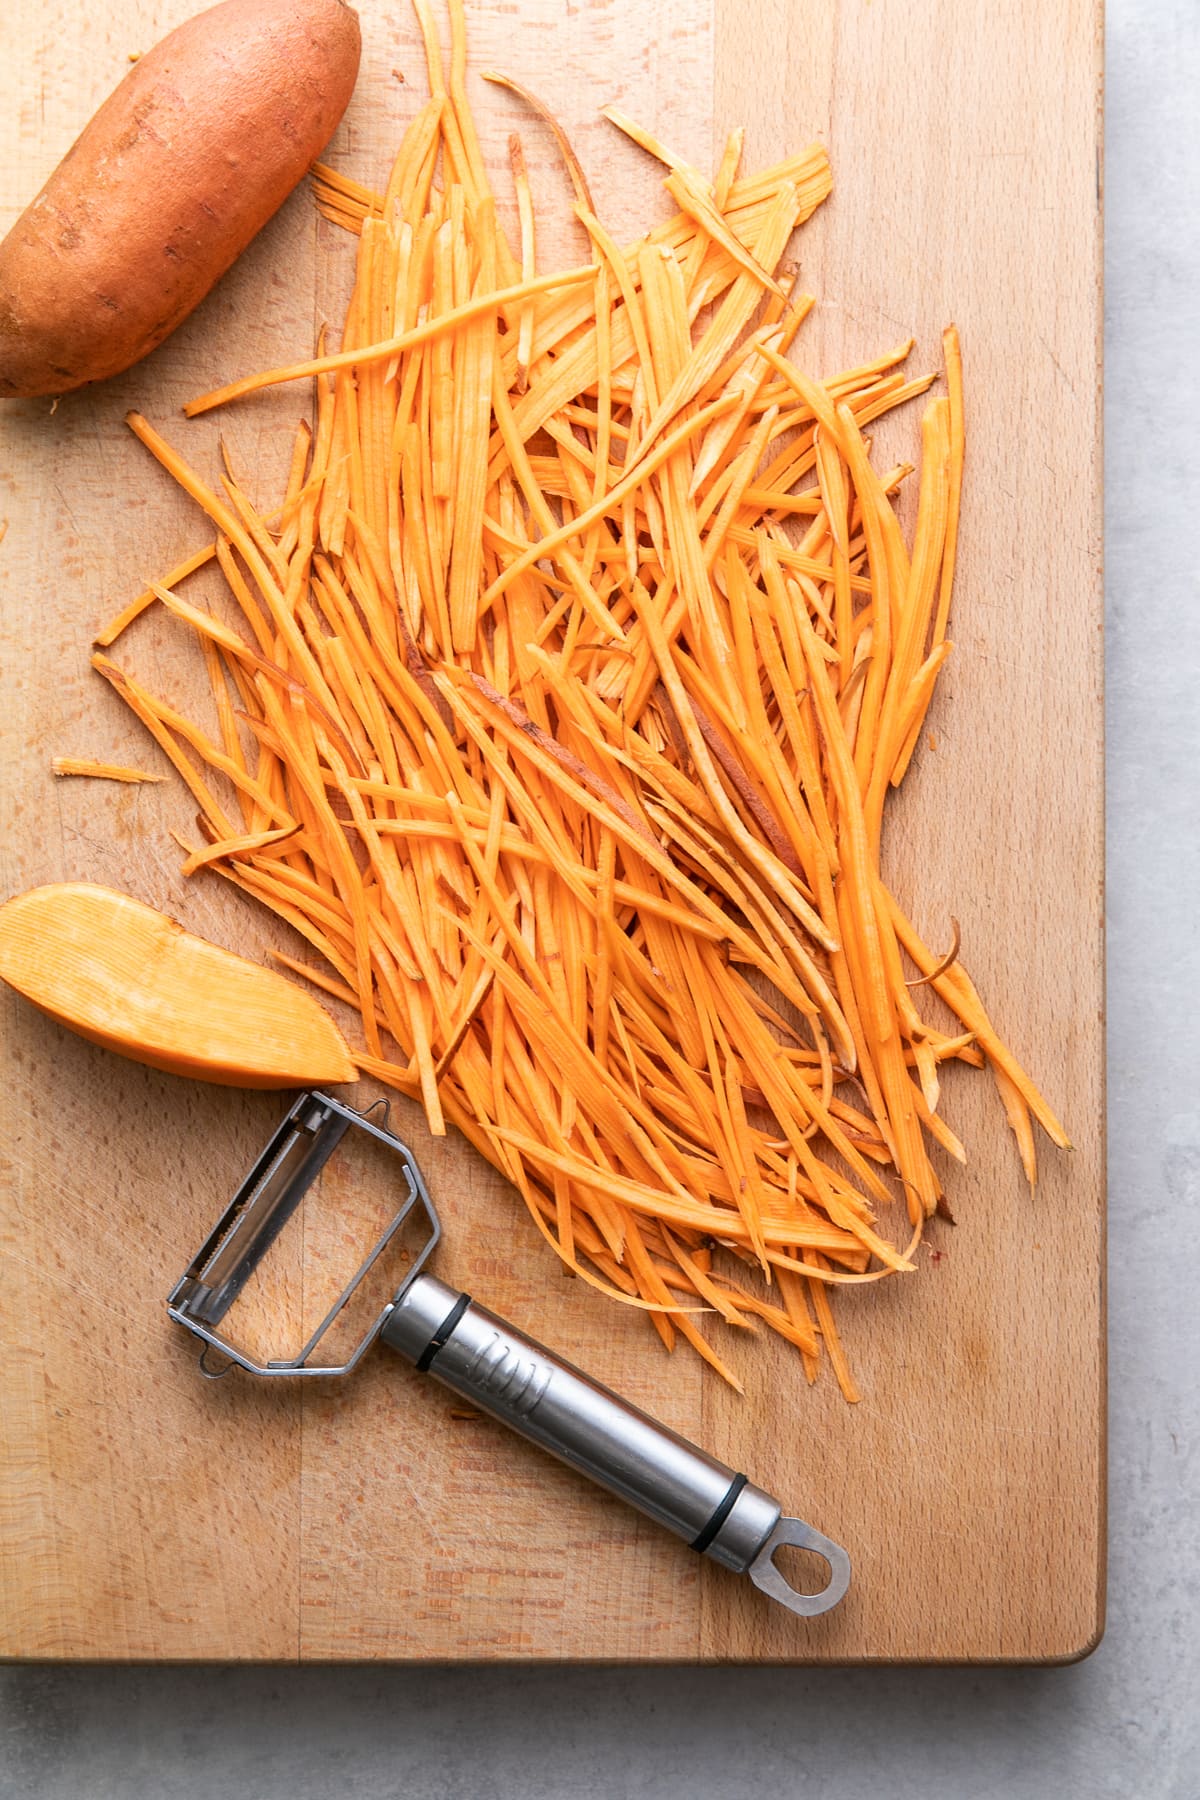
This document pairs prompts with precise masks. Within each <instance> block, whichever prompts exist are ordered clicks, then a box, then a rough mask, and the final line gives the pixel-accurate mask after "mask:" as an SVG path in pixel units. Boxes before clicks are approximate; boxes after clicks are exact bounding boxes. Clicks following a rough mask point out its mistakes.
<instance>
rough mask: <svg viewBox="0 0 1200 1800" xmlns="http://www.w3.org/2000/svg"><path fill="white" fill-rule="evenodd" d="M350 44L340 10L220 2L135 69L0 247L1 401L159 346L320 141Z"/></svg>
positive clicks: (352, 54)
mask: <svg viewBox="0 0 1200 1800" xmlns="http://www.w3.org/2000/svg"><path fill="white" fill-rule="evenodd" d="M360 47H361V46H360V34H359V27H358V15H357V13H355V12H354V11H353V10H352V9H351V8H350V7H348V6H345V5H343V4H342V0H223V4H222V5H220V6H214V7H212V8H211V9H210V10H209V11H207V12H203V13H200V14H199V15H198V16H197V17H196V18H194V19H189V20H188V21H187V23H186V24H184V25H181V26H179V27H178V29H177V30H175V31H172V32H171V33H170V34H169V35H168V36H167V37H165V38H163V40H162V42H161V43H159V44H158V45H156V46H155V48H154V49H153V50H151V51H149V52H148V53H147V54H146V55H145V56H144V57H142V58H141V60H140V61H139V62H138V63H136V64H135V65H134V67H133V68H132V69H131V70H130V72H129V74H128V75H127V76H126V77H125V79H124V80H123V81H122V82H121V84H120V86H119V87H118V88H117V89H116V91H115V92H114V93H113V94H112V95H110V97H109V98H108V100H106V101H105V103H104V105H103V106H102V107H101V108H100V110H99V112H98V113H96V115H95V117H94V118H93V119H92V120H91V122H90V123H89V124H88V125H87V126H85V128H84V130H83V133H82V135H81V136H80V137H79V138H78V139H77V141H76V142H75V144H74V145H73V146H72V148H71V149H70V150H69V151H68V152H67V154H66V156H65V157H64V158H63V160H62V162H61V163H60V164H59V166H58V168H57V169H56V170H55V171H54V173H53V175H51V177H50V179H49V181H48V182H47V183H46V185H45V187H44V188H43V189H42V191H41V193H40V194H39V195H38V196H37V198H36V199H35V200H34V201H33V202H32V203H31V204H30V205H29V206H28V207H27V208H26V210H25V211H24V212H23V213H22V215H21V217H20V218H19V219H18V220H17V222H16V224H15V225H14V226H13V228H12V230H11V231H10V232H9V234H8V236H7V237H6V238H5V239H4V241H3V243H2V244H0V395H2V396H7V397H17V396H22V395H31V394H61V393H66V392H67V391H69V390H70V389H72V388H77V387H82V386H84V385H85V384H86V383H87V382H92V381H102V380H104V379H105V377H107V376H109V375H116V374H118V373H119V372H120V371H121V370H122V369H127V368H129V366H130V365H131V364H132V363H135V362H137V361H138V360H139V358H140V357H143V356H145V355H146V354H147V353H148V352H149V351H151V350H153V349H154V348H155V346H156V345H158V344H161V343H162V341H163V339H164V338H165V337H167V336H168V335H169V334H170V333H171V332H172V331H174V329H175V327H176V326H177V325H178V324H180V323H181V321H182V320H184V319H185V318H186V317H187V315H188V314H189V313H190V312H191V311H192V310H193V308H194V307H196V306H197V305H198V304H199V303H200V301H201V300H203V298H204V296H205V295H206V294H207V293H208V291H209V289H210V288H211V287H212V286H213V284H214V283H215V282H216V281H217V280H218V279H219V278H220V276H221V275H223V274H224V272H225V270H226V269H227V268H228V267H229V265H230V264H231V263H232V262H233V261H234V259H235V258H236V257H237V256H239V255H240V253H241V252H242V251H243V250H244V249H245V248H246V245H247V244H248V243H249V242H250V240H251V238H252V237H254V235H255V233H256V232H257V231H259V230H260V229H261V227H262V226H263V225H264V224H265V223H266V221H267V220H268V219H269V218H270V217H271V214H272V213H273V212H275V211H276V210H277V209H278V208H279V207H280V206H281V205H282V203H283V201H284V200H285V199H286V198H287V196H288V194H289V193H290V192H291V191H292V189H293V188H294V187H295V186H296V183H297V182H298V181H299V180H300V179H301V177H302V176H303V174H304V172H305V170H306V169H307V168H308V166H309V164H310V163H311V162H312V161H313V159H314V157H316V156H317V155H318V154H319V152H320V151H321V150H322V149H323V148H324V146H325V145H326V144H327V143H328V141H329V139H330V138H331V137H332V135H333V132H334V130H335V128H336V126H337V123H338V120H339V119H340V118H341V116H342V113H343V112H344V111H345V109H346V104H347V102H348V101H349V99H350V94H351V92H352V90H353V87H354V81H355V77H356V75H357V73H358V61H359V52H360Z"/></svg>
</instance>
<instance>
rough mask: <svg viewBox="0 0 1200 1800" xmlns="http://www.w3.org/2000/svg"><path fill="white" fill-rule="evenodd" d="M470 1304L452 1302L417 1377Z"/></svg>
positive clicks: (464, 1299) (463, 1297)
mask: <svg viewBox="0 0 1200 1800" xmlns="http://www.w3.org/2000/svg"><path fill="white" fill-rule="evenodd" d="M470 1304H471V1296H470V1294H460V1295H459V1296H458V1299H457V1300H456V1301H455V1302H454V1305H453V1306H452V1307H451V1308H450V1311H449V1312H448V1313H447V1314H446V1316H445V1318H444V1319H443V1320H442V1322H441V1324H440V1325H439V1326H438V1328H437V1330H436V1331H435V1332H434V1334H433V1336H432V1337H431V1338H430V1340H429V1342H428V1343H427V1344H426V1346H425V1348H424V1349H423V1350H422V1352H421V1354H420V1356H419V1357H418V1358H417V1361H416V1364H415V1367H416V1370H417V1373H418V1374H419V1375H424V1374H425V1372H426V1371H427V1369H428V1368H429V1365H430V1363H432V1361H433V1359H434V1357H435V1356H436V1355H437V1353H438V1351H439V1350H442V1349H444V1348H445V1346H446V1345H447V1344H448V1343H449V1342H450V1339H451V1338H452V1337H453V1336H454V1328H455V1326H456V1325H457V1324H458V1321H459V1320H460V1319H461V1318H462V1316H463V1314H464V1313H465V1312H466V1310H467V1308H468V1306H470ZM743 1479H744V1477H743Z"/></svg>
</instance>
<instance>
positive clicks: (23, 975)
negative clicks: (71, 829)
mask: <svg viewBox="0 0 1200 1800" xmlns="http://www.w3.org/2000/svg"><path fill="white" fill-rule="evenodd" d="M0 981H6V982H7V983H8V984H9V986H10V987H13V988H15V989H16V990H17V992H18V993H19V994H23V995H24V996H25V998H26V999H27V1000H31V1001H32V1002H33V1004H34V1006H36V1007H38V1008H39V1009H40V1011H42V1012H44V1013H47V1014H48V1015H49V1016H50V1018H52V1019H57V1021H58V1023H59V1024H60V1025H66V1026H68V1027H69V1029H70V1030H72V1031H74V1032H78V1034H79V1036H80V1037H84V1038H87V1040H88V1041H89V1043H93V1044H100V1045H102V1046H103V1048H104V1049H106V1050H116V1051H117V1052H118V1053H119V1054H120V1055H121V1056H128V1057H130V1058H132V1060H133V1061H134V1062H140V1063H147V1064H149V1066H150V1068H152V1069H164V1070H166V1072H167V1073H168V1074H170V1075H191V1076H194V1077H196V1078H197V1079H198V1080H200V1081H213V1082H216V1083H218V1084H219V1085H223V1086H226V1087H257V1088H274V1087H304V1086H307V1085H308V1084H309V1083H321V1082H331V1081H354V1080H355V1079H356V1070H355V1067H354V1064H353V1062H352V1061H351V1060H350V1052H349V1050H348V1049H347V1048H346V1044H345V1041H344V1039H343V1037H342V1034H341V1032H340V1031H339V1030H338V1028H337V1026H336V1025H335V1024H334V1022H333V1020H332V1019H331V1018H330V1016H329V1014H328V1013H327V1012H326V1011H325V1008H324V1007H323V1006H322V1005H321V1003H320V1001H319V1000H314V998H313V997H312V995H311V994H307V993H305V991H304V989H303V988H299V987H297V986H296V985H295V983H294V982H291V981H288V980H287V978H286V977H285V976H283V975H279V974H277V973H276V972H275V970H274V969H265V968H263V966H262V965H261V963H252V962H247V961H246V960H245V959H244V958H243V957H241V956H235V955H234V954H233V952H232V951H231V950H222V949H220V948H219V947H218V946H217V945H216V944H210V943H208V942H207V941H206V940H205V939H204V938H198V937H193V936H192V935H191V933H190V932H187V931H185V930H184V929H183V927H182V925H178V924H176V922H175V920H174V919H170V918H168V917H167V915H166V914H165V913H160V912H156V911H155V910H154V908H153V907H152V906H144V905H143V904H142V902H141V901H140V900H134V899H131V898H130V896H129V895H128V894H118V893H114V892H113V891H112V889H111V888H103V887H93V886H91V885H90V884H89V883H87V882H63V883H58V884H55V885H53V886H50V887H40V888H32V889H30V891H29V892H28V893H26V894H18V895H17V896H16V897H15V898H14V899H12V900H9V901H8V902H7V903H6V904H5V905H4V906H0Z"/></svg>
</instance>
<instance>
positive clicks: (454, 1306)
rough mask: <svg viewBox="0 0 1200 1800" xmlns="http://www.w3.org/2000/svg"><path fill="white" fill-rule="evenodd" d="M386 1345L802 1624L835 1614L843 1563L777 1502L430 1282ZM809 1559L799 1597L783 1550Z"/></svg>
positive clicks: (420, 1285) (841, 1555)
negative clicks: (811, 1583)
mask: <svg viewBox="0 0 1200 1800" xmlns="http://www.w3.org/2000/svg"><path fill="white" fill-rule="evenodd" d="M381 1335H382V1337H383V1340H384V1342H385V1343H387V1344H389V1345H390V1346H391V1348H392V1349H393V1350H396V1351H398V1352H399V1353H400V1355H401V1356H404V1357H406V1358H407V1359H408V1361H409V1362H411V1363H414V1364H415V1365H416V1367H417V1368H418V1369H420V1370H421V1371H423V1372H424V1371H426V1370H427V1371H428V1372H429V1373H430V1374H431V1375H435V1376H436V1377H437V1379H438V1380H439V1381H440V1382H443V1383H444V1384H445V1386H446V1387H449V1388H452V1389H453V1390H454V1392H455V1393H456V1394H461V1395H462V1397H463V1398H464V1399H465V1400H470V1401H471V1402H472V1403H473V1404H474V1405H476V1406H478V1407H480V1408H481V1409H482V1410H483V1411H484V1412H488V1413H490V1414H491V1415H492V1416H493V1417H494V1418H497V1419H500V1420H501V1421H502V1422H503V1423H504V1424H505V1425H509V1426H511V1427H512V1429H513V1430H514V1431H516V1432H519V1433H520V1435H521V1436H522V1437H525V1438H528V1439H530V1441H531V1442H532V1443H535V1444H540V1445H541V1447H542V1448H543V1449H544V1450H548V1451H549V1452H550V1453H551V1455H552V1456H556V1457H558V1458H559V1459H560V1460H561V1461H562V1462H565V1463H569V1464H570V1466H571V1467H572V1468H574V1469H578V1470H580V1471H581V1473H583V1474H584V1475H588V1476H590V1477H591V1479H592V1480H593V1481H595V1482H598V1483H599V1485H600V1486H601V1487H604V1488H607V1489H608V1490H609V1491H610V1492H611V1493H614V1494H617V1495H619V1496H620V1498H621V1499H623V1500H627V1501H628V1502H629V1504H630V1505H631V1506H635V1507H637V1508H638V1509H639V1511H641V1512H644V1513H648V1514H649V1516H650V1517H651V1518H652V1519H657V1520H658V1522H659V1523H660V1524H661V1525H665V1526H667V1528H668V1529H669V1530H671V1531H673V1532H675V1533H676V1534H677V1536H679V1537H681V1538H683V1539H685V1541H686V1542H687V1543H688V1544H689V1545H690V1546H691V1548H692V1549H693V1550H697V1551H700V1552H702V1553H703V1554H704V1555H706V1556H711V1557H712V1558H713V1560H714V1561H716V1562H719V1563H722V1564H723V1565H724V1566H725V1567H726V1568H727V1569H733V1570H735V1571H736V1572H737V1573H739V1574H748V1575H749V1576H750V1579H751V1580H752V1581H753V1582H754V1584H755V1586H756V1587H759V1588H761V1589H762V1591H763V1592H764V1593H766V1594H769V1595H770V1596H771V1598H772V1599H774V1600H778V1601H779V1602H780V1603H781V1604H782V1605H784V1606H786V1607H789V1608H790V1609H791V1611H792V1612H794V1613H799V1614H800V1615H801V1616H803V1617H811V1616H813V1615H815V1614H817V1613H823V1612H827V1611H828V1610H829V1608H830V1607H832V1606H836V1605H837V1603H838V1601H839V1600H840V1599H841V1598H842V1596H843V1594H844V1593H845V1592H846V1589H847V1587H848V1586H849V1582H850V1559H849V1557H848V1556H847V1555H846V1552H845V1550H843V1549H842V1547H841V1545H840V1544H835V1543H833V1542H832V1541H831V1540H830V1539H829V1538H827V1537H824V1536H823V1535H822V1534H821V1533H820V1532H819V1531H814V1530H813V1528H812V1526H810V1525H806V1524H804V1522H803V1521H802V1520H800V1519H792V1518H785V1517H783V1516H782V1513H783V1509H782V1507H781V1506H780V1504H779V1502H778V1500H773V1499H772V1498H771V1496H770V1494H767V1493H765V1492H764V1491H763V1489H762V1488H759V1487H755V1486H754V1485H753V1483H752V1482H750V1481H748V1480H747V1479H746V1477H745V1476H744V1475H740V1474H738V1473H736V1472H735V1471H734V1470H733V1469H730V1468H728V1467H727V1466H726V1464H724V1463H722V1462H718V1461H717V1459H716V1457H713V1456H709V1455H707V1454H706V1453H705V1451H703V1450H700V1449H698V1448H697V1447H696V1445H695V1444H691V1443H689V1442H688V1441H687V1439H686V1438H683V1437H680V1436H679V1434H678V1433H677V1432H674V1431H671V1430H669V1429H668V1427H667V1426H665V1425H660V1424H659V1423H658V1422H657V1420H655V1419H652V1418H650V1417H649V1415H648V1414H647V1413H644V1412H641V1411H639V1410H638V1408H637V1407H636V1406H631V1405H630V1404H629V1403H628V1401H626V1400H622V1399H621V1398H620V1397H619V1396H618V1395H616V1394H614V1393H613V1392H612V1391H611V1390H610V1389H609V1388H606V1387H604V1386H602V1384H601V1383H600V1382H598V1381H593V1380H592V1379H591V1377H590V1376H588V1375H585V1374H584V1373H583V1372H582V1371H581V1370H579V1369H576V1368H573V1367H572V1365H571V1364H570V1363H567V1362H564V1361H562V1359H561V1358H559V1357H557V1356H555V1355H554V1354H553V1353H552V1352H551V1351H549V1350H547V1349H545V1348H544V1346H543V1345H541V1344H538V1343H536V1342H534V1340H533V1339H532V1338H527V1337H525V1336H524V1334H523V1333H522V1332H519V1331H517V1330H515V1329H514V1328H513V1326H511V1325H508V1324H506V1323H505V1322H504V1320H503V1319H499V1318H497V1317H496V1315H495V1314H494V1313H491V1312H489V1311H488V1310H487V1308H486V1307H483V1306H479V1305H477V1304H476V1303H475V1302H474V1301H473V1300H472V1299H471V1297H470V1295H469V1294H463V1293H459V1292H458V1291H457V1290H456V1289H455V1288H452V1287H447V1286H446V1284H445V1283H444V1282H441V1281H438V1280H437V1279H436V1278H435V1277H434V1276H432V1275H418V1276H417V1277H416V1279H415V1280H413V1281H412V1282H410V1283H409V1285H408V1287H406V1288H405V1289H403V1290H402V1292H401V1293H400V1294H399V1295H398V1296H397V1299H396V1301H395V1303H394V1305H393V1307H392V1309H391V1311H390V1313H389V1314H388V1317H387V1319H386V1320H385V1322H384V1325H383V1329H382V1333H381ZM786 1544H791V1545H795V1546H796V1547H797V1548H799V1549H803V1550H813V1551H815V1552H816V1553H817V1554H818V1555H819V1556H821V1557H823V1558H824V1559H825V1561H826V1562H827V1563H828V1565H829V1580H828V1582H827V1583H826V1585H825V1587H824V1588H822V1589H821V1591H820V1592H819V1593H815V1594H806V1593H800V1592H798V1591H797V1590H796V1589H795V1588H794V1587H792V1585H791V1583H790V1582H789V1581H788V1580H787V1579H786V1577H785V1576H784V1575H783V1573H782V1571H781V1570H780V1569H778V1568H777V1567H776V1565H775V1562H774V1557H775V1554H776V1552H777V1551H778V1550H780V1549H782V1548H783V1546H784V1545H786Z"/></svg>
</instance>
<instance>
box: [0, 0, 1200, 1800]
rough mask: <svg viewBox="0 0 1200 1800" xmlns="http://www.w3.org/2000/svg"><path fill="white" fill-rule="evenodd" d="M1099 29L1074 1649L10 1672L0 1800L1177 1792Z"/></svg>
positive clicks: (1161, 327) (1119, 353) (1144, 713)
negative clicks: (1081, 1575)
mask: <svg viewBox="0 0 1200 1800" xmlns="http://www.w3.org/2000/svg"><path fill="white" fill-rule="evenodd" d="M972 3H975V0H972ZM1036 3H1037V4H1044V5H1052V4H1053V0H1036ZM1108 38H1109V52H1108V156H1107V185H1108V242H1109V255H1108V353H1107V354H1108V475H1109V505H1108V593H1109V636H1108V648H1109V669H1108V702H1109V908H1110V910H1109V930H1110V937H1109V951H1110V957H1109V1030H1110V1052H1109V1084H1110V1085H1109V1096H1110V1119H1111V1127H1110V1130H1111V1138H1110V1182H1111V1185H1110V1192H1111V1301H1110V1318H1111V1347H1112V1349H1111V1369H1112V1424H1111V1464H1112V1476H1111V1538H1112V1552H1111V1582H1110V1607H1109V1626H1108V1634H1107V1637H1106V1638H1105V1640H1104V1642H1103V1644H1102V1645H1101V1647H1100V1649H1099V1650H1098V1651H1097V1652H1096V1653H1095V1655H1094V1656H1093V1657H1092V1658H1091V1659H1090V1660H1089V1661H1087V1662H1085V1663H1082V1664H1080V1665H1078V1666H1076V1667H1074V1668H1068V1669H1050V1670H987V1669H978V1670H965V1669H957V1670H934V1669H928V1670H921V1669H915V1670H864V1669H859V1670H852V1671H838V1670H824V1671H820V1672H817V1673H805V1672H803V1671H798V1670H797V1671H787V1670H765V1671H754V1670H741V1671H735V1672H732V1673H724V1672H720V1671H716V1670H708V1671H701V1672H695V1671H690V1670H665V1671H659V1672H657V1673H629V1672H626V1671H622V1670H612V1671H599V1672H597V1671H586V1670H554V1669H547V1670H540V1671H536V1672H527V1671H504V1670H491V1671H484V1672H471V1671H458V1672H455V1673H442V1672H439V1671H436V1670H424V1671H421V1672H419V1673H404V1672H401V1671H391V1670H386V1671H377V1670H376V1671H372V1670H354V1669H341V1670H333V1671H325V1670H316V1669H309V1670H302V1671H295V1670H281V1671H275V1670H245V1671H243V1670H238V1669H193V1670H187V1669H155V1670H150V1669H144V1670H113V1669H110V1670H95V1669H79V1668H65V1669H64V1668H59V1669H54V1668H46V1669H40V1670H39V1669H17V1668H13V1669H7V1670H0V1800H185V1797H186V1800H191V1797H192V1796H200V1795H211V1794H225V1793H236V1794H238V1795H241V1796H245V1797H246V1800H282V1797H283V1796H288V1797H289V1800H318V1797H321V1800H324V1797H325V1796H327V1795H330V1794H339V1795H346V1796H353V1797H354V1800H393V1797H397V1800H399V1797H401V1796H402V1797H403V1800H476V1797H478V1800H493V1797H494V1800H575V1797H577V1796H579V1797H583V1796H586V1797H587V1800H593V1797H595V1800H626V1797H628V1800H635V1797H636V1800H675V1797H676V1796H679V1797H680V1800H682V1797H684V1796H687V1797H688V1800H740V1797H741V1796H743V1795H744V1796H751V1795H758V1794H760V1793H762V1794H769V1795H772V1796H775V1797H779V1800H790V1797H792V1796H807V1795H812V1796H818V1795H819V1796H821V1800H860V1797H861V1800H867V1797H868V1796H872V1797H874V1796H887V1797H888V1800H917V1796H920V1800H1047V1796H1052V1797H1054V1800H1076V1797H1078V1800H1200V1619H1198V1614H1200V1525H1198V1521H1200V1506H1198V1502H1200V1466H1198V1465H1200V1384H1198V1382H1197V1370H1198V1369H1200V1307H1198V1306H1197V1302H1196V1294H1195V1264H1196V1255H1195V1248H1194V1242H1195V1239H1194V1234H1195V1230H1196V1223H1197V1219H1198V1217H1200V1096H1198V1092H1197V1077H1198V1075H1200V1045H1198V1043H1197V1035H1198V1034H1197V997H1198V995H1200V905H1198V903H1197V896H1198V894H1200V779H1198V776H1197V770H1198V768H1200V706H1198V705H1197V694H1198V690H1200V558H1198V555H1197V531H1196V527H1197V521H1198V519H1200V438H1198V436H1197V411H1198V409H1197V402H1198V401H1200V375H1198V373H1197V371H1198V369H1200V349H1198V347H1200V225H1198V221H1200V109H1198V107H1197V99H1196V96H1197V95H1198V94H1200V7H1198V6H1197V3H1196V0H1109V16H1108ZM0 1378H2V1377H0Z"/></svg>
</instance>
